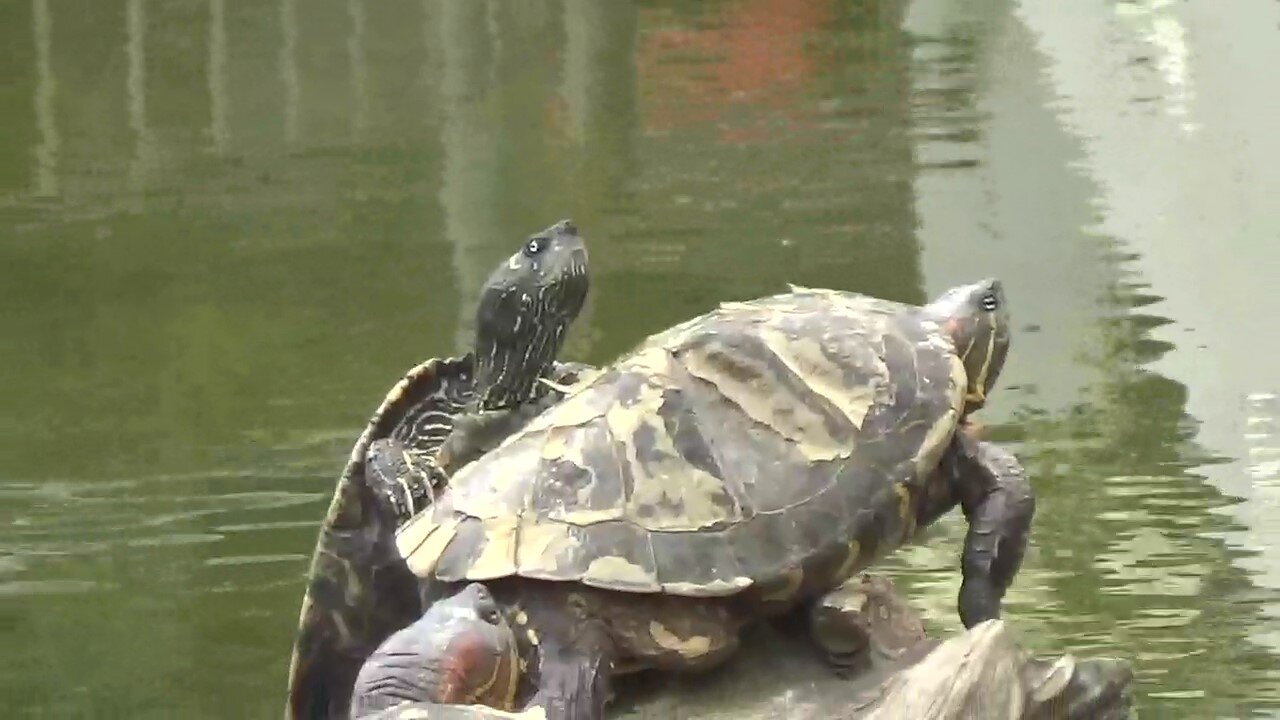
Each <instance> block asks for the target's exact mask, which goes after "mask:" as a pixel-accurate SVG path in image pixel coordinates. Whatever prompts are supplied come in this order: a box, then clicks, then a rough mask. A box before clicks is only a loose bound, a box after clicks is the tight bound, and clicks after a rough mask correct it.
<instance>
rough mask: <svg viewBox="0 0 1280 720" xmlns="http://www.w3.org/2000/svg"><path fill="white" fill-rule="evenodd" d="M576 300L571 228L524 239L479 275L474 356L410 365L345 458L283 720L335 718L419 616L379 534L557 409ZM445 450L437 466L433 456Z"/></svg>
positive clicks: (580, 278) (579, 243)
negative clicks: (383, 645) (463, 467)
mask: <svg viewBox="0 0 1280 720" xmlns="http://www.w3.org/2000/svg"><path fill="white" fill-rule="evenodd" d="M587 290H588V274H587V252H586V246H585V243H584V242H583V239H582V237H581V236H580V234H579V232H578V229H577V227H576V226H575V225H574V223H573V221H572V220H568V219H566V220H562V221H560V222H557V223H555V224H553V225H551V226H550V227H548V228H546V229H545V230H543V231H541V232H538V233H534V234H532V235H531V236H529V237H528V238H527V239H525V240H524V241H523V242H522V243H521V246H520V249H519V250H517V251H516V252H515V253H514V254H512V255H511V256H510V257H509V258H507V259H504V260H503V261H502V262H501V263H500V264H499V265H498V266H497V267H496V268H495V269H494V270H493V272H492V273H491V274H490V275H489V277H488V279H487V281H486V282H485V284H484V286H483V288H482V291H481V293H480V299H479V302H478V306H477V310H476V335H475V347H474V349H473V350H471V351H470V352H467V353H464V354H463V355H461V356H459V357H444V358H431V359H429V360H426V361H425V362H422V363H420V364H418V365H417V366H415V367H413V368H412V369H410V370H409V371H408V373H406V374H405V376H404V377H403V378H402V379H401V380H400V381H399V382H397V383H396V384H395V385H394V386H393V387H392V388H391V389H390V391H389V392H388V393H387V394H386V396H385V398H384V399H383V401H382V403H381V405H380V406H379V407H378V409H377V410H376V411H375V412H374V413H373V416H372V417H371V418H370V419H369V421H368V423H367V425H366V426H365V428H364V431H363V432H362V433H361V434H360V436H359V439H358V440H357V441H356V443H355V446H354V448H353V449H352V451H351V454H350V457H349V459H348V461H347V464H346V467H345V468H344V469H343V472H342V474H341V476H340V478H339V480H338V483H337V487H336V489H335V491H334V494H333V498H332V500H331V502H330V504H329V509H328V512H327V514H326V516H325V519H324V521H323V523H322V524H321V528H320V532H319V537H318V539H317V542H316V547H315V550H314V552H313V554H312V560H311V565H310V568H309V573H308V585H307V590H306V593H305V595H304V597H303V601H302V607H301V610H300V617H299V628H298V632H297V635H296V637H295V641H294V648H293V653H292V658H291V661H290V669H289V689H288V697H289V699H288V704H289V713H290V714H291V715H292V716H293V717H308V718H310V717H333V716H337V715H341V714H343V713H345V712H346V708H347V703H348V698H349V692H350V687H351V684H352V682H353V680H354V678H355V673H356V671H357V670H358V669H359V667H360V663H362V662H363V661H364V659H365V657H366V656H367V655H368V654H369V653H370V652H372V651H373V649H374V648H376V647H377V645H378V643H379V642H381V641H382V640H383V639H385V638H386V637H387V636H388V635H389V634H390V633H392V632H394V631H395V630H398V629H400V628H401V627H403V626H405V625H407V624H408V623H410V622H412V621H413V620H415V619H417V618H418V617H419V616H420V615H421V614H422V606H421V602H422V599H421V598H420V597H419V594H418V590H417V582H416V580H415V579H414V578H413V576H412V575H411V574H409V573H408V572H407V571H406V570H405V569H404V565H403V562H400V561H398V560H397V561H395V562H387V560H388V559H389V558H393V557H394V553H393V552H390V553H389V552H388V550H393V546H392V545H389V544H388V545H385V546H384V545H383V543H387V542H389V541H388V538H389V537H390V535H389V533H390V531H391V530H392V529H394V528H395V527H396V526H397V525H399V524H400V523H402V522H404V521H405V520H407V519H408V518H409V517H412V516H413V515H414V514H415V513H417V512H420V511H421V510H422V509H423V508H424V507H426V506H427V505H428V504H429V502H430V499H431V496H432V494H433V493H434V492H436V491H438V489H439V488H440V487H441V486H442V485H443V484H444V483H445V482H447V478H448V473H449V471H450V470H451V469H452V468H454V467H456V466H457V465H459V464H461V463H463V462H465V460H464V458H467V457H471V456H473V455H478V454H480V453H482V452H483V451H484V449H485V448H486V447H488V446H489V445H492V444H494V443H496V442H497V440H499V439H500V438H501V436H502V433H503V432H509V431H510V430H511V429H514V428H516V427H519V425H520V424H521V423H523V422H524V421H525V420H527V419H528V418H531V417H533V416H535V415H536V414H537V411H538V410H540V409H541V408H543V407H546V406H548V405H550V404H552V403H554V402H555V401H556V400H558V399H559V397H560V392H561V388H562V385H561V384H560V383H565V382H573V381H574V380H575V379H577V377H578V373H579V372H581V371H582V370H583V369H589V366H586V365H583V364H582V363H566V362H558V361H556V360H555V357H556V355H557V354H558V353H559V350H560V347H561V346H562V345H563V342H564V339H565V332H566V329H567V328H568V326H569V325H570V324H571V323H572V321H573V320H574V319H575V318H576V317H577V316H578V314H579V313H580V312H581V310H582V308H583V305H584V304H585V302H586V295H587ZM445 448H448V449H450V451H451V455H450V457H449V458H441V457H439V456H438V453H439V452H441V451H442V450H444V449H445Z"/></svg>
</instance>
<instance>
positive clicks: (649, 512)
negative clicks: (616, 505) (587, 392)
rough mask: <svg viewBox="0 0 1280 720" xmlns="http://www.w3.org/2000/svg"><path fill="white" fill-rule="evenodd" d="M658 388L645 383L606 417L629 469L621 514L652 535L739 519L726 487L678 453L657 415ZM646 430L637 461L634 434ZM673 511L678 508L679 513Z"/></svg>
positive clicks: (660, 404)
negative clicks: (647, 447) (648, 442)
mask: <svg viewBox="0 0 1280 720" xmlns="http://www.w3.org/2000/svg"><path fill="white" fill-rule="evenodd" d="M662 390H663V388H662V387H661V386H658V385H656V384H654V383H653V382H652V381H651V382H649V383H646V384H645V385H644V386H643V387H642V388H641V389H640V392H639V397H638V398H637V399H636V401H635V402H634V403H632V404H631V405H630V406H628V407H623V406H621V405H615V406H614V407H612V408H610V409H609V412H608V413H607V414H606V415H605V422H606V423H607V424H608V426H609V433H610V434H611V435H612V436H613V438H614V441H615V443H616V446H617V447H618V448H619V450H620V451H621V453H622V456H623V457H622V461H623V462H625V463H627V465H628V467H629V468H630V470H631V474H632V477H633V478H634V482H633V484H632V490H631V496H630V497H628V498H626V508H625V516H626V518H627V519H629V520H630V521H631V522H632V523H634V524H636V525H638V526H640V527H642V528H644V529H646V530H654V531H663V530H665V531H689V530H700V529H702V528H705V527H708V526H710V525H714V524H717V523H723V522H734V521H737V520H739V519H740V518H741V510H740V508H739V507H738V505H737V502H736V501H735V500H734V499H733V498H732V496H730V495H729V493H728V492H727V491H726V489H725V487H724V483H723V482H721V481H720V479H719V478H717V477H715V476H714V475H711V474H710V473H708V472H706V471H705V470H702V469H700V468H697V467H695V466H693V465H691V464H689V462H688V461H687V460H685V459H684V457H682V456H681V455H680V452H679V451H678V450H677V449H676V447H675V445H674V444H673V442H672V439H671V436H670V435H669V434H668V433H667V430H666V428H665V427H663V426H662V419H661V417H660V416H659V415H658V411H659V409H660V408H661V407H662ZM646 425H647V426H648V427H649V428H650V429H651V431H652V432H650V433H649V436H650V437H651V439H652V441H653V447H652V448H651V451H650V452H649V453H647V454H646V456H645V458H644V461H643V462H641V460H640V457H639V455H638V452H637V446H636V443H637V435H638V432H639V430H640V429H641V427H643V426H646ZM676 508H680V510H679V511H678V512H677V511H676Z"/></svg>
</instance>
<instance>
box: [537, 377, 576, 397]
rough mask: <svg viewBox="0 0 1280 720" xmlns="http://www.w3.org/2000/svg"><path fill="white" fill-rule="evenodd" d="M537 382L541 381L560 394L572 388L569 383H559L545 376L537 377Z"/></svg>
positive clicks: (568, 391) (564, 393) (565, 393)
mask: <svg viewBox="0 0 1280 720" xmlns="http://www.w3.org/2000/svg"><path fill="white" fill-rule="evenodd" d="M538 382H540V383H542V384H543V385H546V386H547V387H549V388H551V389H552V390H555V391H556V392H558V393H560V394H561V395H568V394H569V393H570V392H571V391H572V390H573V387H572V386H570V385H561V384H560V383H558V382H556V381H554V380H548V379H547V378H544V377H543V378H538Z"/></svg>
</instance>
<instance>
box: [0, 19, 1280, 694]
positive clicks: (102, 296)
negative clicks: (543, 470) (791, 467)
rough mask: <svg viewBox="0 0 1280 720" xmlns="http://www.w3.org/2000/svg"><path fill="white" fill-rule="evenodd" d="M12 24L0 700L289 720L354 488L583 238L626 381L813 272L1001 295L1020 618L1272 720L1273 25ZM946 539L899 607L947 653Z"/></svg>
mask: <svg viewBox="0 0 1280 720" xmlns="http://www.w3.org/2000/svg"><path fill="white" fill-rule="evenodd" d="M1220 7H1221V6H1220V5H1218V4H1215V3H1214V2H1213V1H1212V0H1189V1H1188V2H1184V3H1180V4H1178V5H1177V6H1173V5H1170V4H1168V3H1165V2H1162V1H1160V0H1149V1H1144V2H1131V3H1121V4H1114V3H1112V2H1110V1H1109V0H1080V1H1079V2H1077V3H1072V4H1071V5H1070V9H1064V8H1062V7H1058V6H1055V5H1053V4H1050V3H1045V2H1037V1H1035V0H978V1H977V2H967V3H965V2H959V1H958V0H916V2H905V1H902V2H899V1H896V0H880V1H878V2H877V1H874V0H872V1H864V2H852V1H835V0H790V1H788V0H748V1H744V2H729V1H718V2H701V3H694V2H675V1H668V2H659V1H656V0H655V1H652V2H644V3H640V4H638V5H627V4H623V3H621V2H619V3H608V4H604V3H596V2H591V1H589V0H560V1H559V2H552V1H548V2H533V1H532V0H529V1H522V2H520V3H514V2H498V1H496V0H492V1H489V2H481V1H479V0H475V1H473V2H457V3H446V2H437V1H434V0H426V1H423V2H409V1H408V0H395V1H391V0H381V1H378V2H374V1H373V0H264V1H262V2H248V1H247V0H166V1H165V2H160V1H159V0H95V1H94V2H84V1H83V0H82V1H80V2H76V1H74V0H10V1H9V2H6V3H3V4H2V5H0V57H2V58H3V60H2V62H0V80H2V82H0V391H2V393H3V401H0V705H3V706H4V707H5V708H6V710H7V711H8V712H7V713H6V715H8V716H15V715H16V716H21V717H36V716H39V717H94V718H107V717H128V718H144V717H145V718H161V717H210V718H214V717H217V718H221V717H235V718H241V717H276V716H278V714H279V711H280V708H281V706H282V702H283V687H284V682H285V673H286V668H287V664H288V654H289V649H290V643H291V641H292V632H293V629H294V627H295V624H296V620H297V610H298V602H299V599H300V597H301V591H302V586H303V580H304V573H305V571H306V566H307V562H308V559H309V556H310V552H311V549H312V546H313V543H314V540H315V533H316V529H317V524H318V522H319V520H320V517H321V516H322V515H323V513H324V509H325V507H326V504H327V502H328V498H329V495H330V492H331V490H332V486H333V482H334V480H335V479H336V475H337V473H338V471H339V470H340V468H341V466H342V464H343V462H344V460H345V457H346V455H347V453H348V451H349V449H350V446H351V443H352V442H353V440H354V439H355V437H356V435H357V434H358V433H359V431H360V429H361V427H362V424H363V421H364V419H365V418H366V417H367V415H368V413H369V412H370V411H371V410H372V409H373V408H374V407H375V406H376V405H377V403H378V402H379V400H380V399H381V396H382V393H383V392H384V391H385V390H386V389H387V388H388V387H389V386H390V385H391V384H392V383H393V382H394V380H395V379H397V377H398V375H399V373H400V372H401V371H402V370H404V369H405V368H407V367H409V366H411V365H412V364H414V363H416V362H418V361H419V360H421V359H423V358H425V357H428V356H431V355H438V354H446V353H452V352H455V351H456V350H457V349H458V348H459V347H460V346H461V345H462V343H463V342H465V340H466V339H467V338H468V337H469V333H470V329H471V328H470V325H469V323H470V316H471V313H472V311H473V303H474V299H475V297H476V295H477V291H478V287H479V284H480V283H481V282H482V281H483V279H484V276H485V275H486V274H487V271H488V269H489V268H490V267H491V266H493V265H494V264H495V263H496V262H497V261H498V260H499V259H500V258H502V257H504V256H506V255H507V254H509V253H510V252H511V251H512V250H513V248H515V247H516V245H517V243H518V242H519V241H520V239H521V238H522V237H523V236H524V235H526V234H527V233H528V232H530V231H532V230H535V229H539V228H542V227H545V226H546V225H548V224H550V223H551V222H554V221H555V220H557V219H560V218H562V217H572V218H573V219H574V220H575V221H576V222H577V223H578V225H579V226H580V227H581V228H582V231H583V233H584V236H585V237H586V239H587V242H588V246H589V248H590V252H591V261H592V274H593V287H592V295H591V297H590V301H589V305H588V309H587V311H586V313H585V314H584V317H583V318H582V319H581V320H580V321H579V323H578V326H577V327H576V329H575V331H574V334H573V336H572V338H571V340H570V342H569V345H568V348H567V352H566V355H567V356H568V357H570V358H573V359H580V360H585V361H589V362H607V361H608V360H609V359H610V358H612V357H614V356H616V355H617V354H618V353H620V352H622V351H624V350H625V349H627V348H628V347H629V346H630V345H632V344H633V343H635V342H636V341H637V340H639V339H640V338H642V337H644V336H645V335H647V334H649V333H651V332H655V331H657V330H660V329H662V328H665V327H666V326H668V325H670V324H672V323H674V322H677V321H679V320H683V319H685V318H687V317H690V316H692V315H694V314H697V313H700V312H703V311H705V310H707V309H709V308H711V307H712V306H714V304H715V303H717V302H719V301H722V300H727V299H737V298H747V297H753V296H758V295H763V294H767V293H772V292H775V291H778V290H780V289H783V288H784V284H785V283H786V282H795V283H799V284H804V285H816V286H828V287H836V288H848V289H855V290H860V291H864V292H869V293H874V294H878V295H882V296H885V297H890V298H893V299H898V300H904V301H912V302H919V301H922V300H924V299H925V298H927V297H929V296H931V295H933V294H936V293H937V292H939V291H941V290H942V289H943V288H945V287H948V286H950V285H953V284H957V283H959V282H965V281H968V280H971V279H974V278H976V277H980V276H985V275H990V274H995V275H999V276H1000V277H1001V278H1002V279H1003V280H1004V281H1005V284H1006V289H1007V291H1008V295H1009V297H1010V302H1011V304H1012V307H1013V313H1014V315H1015V319H1016V322H1017V327H1018V332H1017V334H1016V335H1015V337H1014V345H1013V350H1012V356H1011V359H1010V361H1009V365H1008V367H1007V369H1006V372H1005V376H1004V378H1002V387H1001V388H1000V390H999V392H998V393H997V394H996V395H993V398H992V401H991V403H990V405H989V408H988V409H987V410H985V411H984V412H983V419H984V420H985V421H986V422H988V423H989V424H990V425H991V426H992V434H993V436H994V437H995V438H997V439H999V440H1001V441H1003V442H1006V443H1008V444H1009V446H1010V447H1012V448H1014V449H1015V450H1016V451H1017V452H1018V453H1019V455H1020V456H1021V457H1022V458H1023V460H1024V462H1025V463H1026V465H1027V467H1028V470H1029V472H1030V474H1031V477H1032V478H1033V482H1034V484H1035V487H1036V490H1037V493H1038V497H1039V505H1038V508H1039V510H1038V514H1037V518H1036V525H1035V529H1034V547H1033V549H1032V551H1031V553H1030V555H1029V557H1028V559H1027V562H1026V566H1025V569H1024V570H1023V572H1022V574H1021V575H1020V577H1019V580H1018V582H1017V584H1016V585H1015V587H1014V589H1013V590H1012V591H1011V593H1010V596H1009V598H1008V605H1007V607H1008V616H1009V618H1010V620H1011V622H1012V623H1013V624H1014V625H1015V627H1016V628H1017V630H1018V631H1019V632H1020V633H1021V634H1022V635H1023V637H1024V638H1025V639H1026V641H1027V642H1028V643H1029V644H1031V645H1033V646H1034V647H1036V648H1037V649H1042V650H1047V651H1054V652H1062V651H1070V652H1075V653H1082V654H1093V653H1103V654H1112V655H1119V656H1123V657H1127V658H1130V659H1132V660H1133V661H1134V662H1135V666H1136V669H1137V672H1138V680H1139V685H1138V693H1139V707H1140V710H1141V712H1142V716H1143V717H1144V718H1176V719H1184V718H1186V719H1191V718H1207V717H1257V716H1264V715H1266V714H1267V713H1268V712H1270V713H1276V712H1277V710H1278V709H1280V670H1278V669H1277V668H1278V667H1280V469H1278V467H1277V464H1276V459H1277V458H1278V457H1280V401H1276V400H1275V399H1274V398H1273V397H1272V396H1270V395H1269V393H1271V392H1273V391H1277V390H1280V364H1278V363H1276V362H1275V360H1274V358H1275V357H1277V356H1280V338H1277V337H1275V336H1276V335H1277V333H1275V326H1274V323H1273V317H1274V312H1273V309H1274V301H1273V300H1272V298H1273V297H1274V292H1273V290H1272V285H1273V280H1272V277H1273V276H1274V271H1273V270H1264V267H1265V266H1266V265H1267V261H1268V260H1276V259H1280V258H1278V257H1277V256H1280V250H1278V249H1277V248H1278V247H1280V242H1277V240H1280V171H1278V170H1277V167H1276V159H1277V158H1280V140H1277V139H1276V134H1275V133H1274V130H1273V129H1272V125H1273V124H1274V118H1275V117H1276V116H1277V115H1278V114H1280V97H1278V96H1280V92H1278V91H1276V90H1275V89H1273V88H1274V87H1275V86H1274V83H1269V82H1267V81H1264V79H1263V78H1264V77H1265V73H1262V74H1258V73H1259V72H1261V71H1258V70H1257V68H1265V67H1267V66H1274V62H1275V61H1276V60H1277V59H1280V46H1276V44H1275V42H1274V39H1275V36H1274V33H1275V28H1276V27H1277V25H1278V24H1280V6H1277V5H1276V4H1275V3H1274V2H1264V1H1261V0H1259V1H1255V0H1239V2H1237V3H1233V4H1232V9H1231V10H1230V12H1227V11H1223V12H1219V10H1218V8H1220ZM962 536H963V526H962V524H961V521H960V519H959V518H958V517H950V518H948V519H947V520H946V521H945V522H944V523H942V524H941V526H940V527H938V528H937V530H936V531H935V532H934V533H933V535H932V538H931V539H930V542H929V543H928V544H926V545H922V546H920V547H915V548H911V549H908V550H906V551H903V552H901V553H899V554H898V555H897V556H896V557H895V558H893V560H892V562H891V563H890V569H891V570H892V571H893V572H894V574H895V575H896V576H897V577H898V578H899V581H900V582H901V583H903V584H904V585H905V586H907V587H909V588H911V592H912V597H913V598H915V600H916V602H917V604H918V605H919V606H920V607H921V608H922V609H924V610H925V611H926V612H927V613H928V617H929V619H930V623H931V626H932V627H933V628H934V629H935V630H937V631H938V632H943V633H945V632H950V631H953V630H955V629H956V628H957V627H958V621H957V619H956V618H955V614H954V611H953V609H952V608H953V603H954V596H955V591H956V589H957V587H958V570H957V567H956V556H957V554H958V550H959V541H960V539H961V538H962Z"/></svg>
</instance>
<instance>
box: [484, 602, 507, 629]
mask: <svg viewBox="0 0 1280 720" xmlns="http://www.w3.org/2000/svg"><path fill="white" fill-rule="evenodd" d="M480 619H481V620H483V621H485V622H487V623H489V624H490V625H497V624H498V623H499V622H500V621H501V620H502V618H501V617H500V616H499V615H498V608H496V607H494V606H492V605H485V606H484V607H482V608H480Z"/></svg>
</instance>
